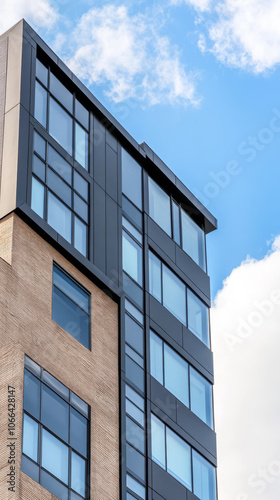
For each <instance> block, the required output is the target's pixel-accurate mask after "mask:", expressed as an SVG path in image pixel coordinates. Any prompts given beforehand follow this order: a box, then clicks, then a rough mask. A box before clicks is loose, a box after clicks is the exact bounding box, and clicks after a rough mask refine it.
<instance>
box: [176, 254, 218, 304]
mask: <svg viewBox="0 0 280 500" xmlns="http://www.w3.org/2000/svg"><path fill="white" fill-rule="evenodd" d="M175 260H176V265H177V266H178V267H179V268H180V269H181V271H183V273H185V274H186V275H187V276H188V278H189V279H190V280H191V281H192V282H193V283H194V285H195V286H196V287H198V288H199V289H200V290H201V291H202V293H203V294H204V295H206V296H207V297H208V299H209V300H210V299H211V294H210V279H209V276H208V275H207V274H206V273H205V272H204V271H203V270H202V269H201V268H200V267H199V266H198V265H197V264H196V263H195V262H194V261H193V260H192V259H191V258H190V257H189V255H188V254H186V252H184V250H182V248H180V247H179V246H178V245H176V257H175Z"/></svg>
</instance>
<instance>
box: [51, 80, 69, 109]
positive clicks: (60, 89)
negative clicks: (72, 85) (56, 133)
mask: <svg viewBox="0 0 280 500" xmlns="http://www.w3.org/2000/svg"><path fill="white" fill-rule="evenodd" d="M50 91H51V93H52V94H53V95H54V96H55V97H56V98H57V100H58V101H59V102H61V104H63V106H64V107H65V108H66V109H68V110H69V111H70V113H73V95H72V94H71V92H69V90H67V88H66V87H64V85H63V84H62V83H61V82H60V81H59V80H58V79H57V78H56V76H54V75H53V74H52V73H50Z"/></svg>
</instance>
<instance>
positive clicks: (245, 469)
mask: <svg viewBox="0 0 280 500" xmlns="http://www.w3.org/2000/svg"><path fill="white" fill-rule="evenodd" d="M212 343H213V350H214V360H215V381H216V387H215V403H216V404H215V406H216V408H215V410H216V411H215V413H216V431H217V436H218V460H219V468H218V479H219V495H220V498H225V499H227V500H256V499H259V500H275V498H278V497H279V491H280V433H279V415H280V392H279V385H278V384H279V380H280V363H279V353H280V237H277V238H275V240H274V241H273V242H272V244H271V249H270V250H269V252H268V254H267V255H266V256H265V258H263V259H262V260H255V259H251V258H247V259H246V260H245V261H244V262H243V263H242V264H241V265H240V266H239V267H238V268H236V269H234V270H233V271H232V273H231V274H230V276H229V277H228V278H227V279H226V280H225V282H224V285H223V288H222V290H221V291H220V292H219V293H218V294H217V297H216V299H215V302H214V307H213V309H212Z"/></svg>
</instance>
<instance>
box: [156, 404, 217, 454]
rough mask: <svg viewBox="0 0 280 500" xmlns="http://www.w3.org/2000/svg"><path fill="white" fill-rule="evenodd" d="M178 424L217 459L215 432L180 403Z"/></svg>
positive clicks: (178, 405) (178, 406)
mask: <svg viewBox="0 0 280 500" xmlns="http://www.w3.org/2000/svg"><path fill="white" fill-rule="evenodd" d="M155 404H156V402H155ZM177 424H178V425H179V426H180V427H182V429H183V430H184V431H185V432H187V433H188V434H191V436H192V437H193V438H194V439H195V440H196V441H197V442H198V443H199V444H200V446H203V448H205V449H206V450H207V451H208V452H209V453H211V455H213V457H214V458H215V459H216V458H217V449H216V434H215V432H214V431H213V430H212V429H210V427H208V425H206V424H205V423H204V422H202V420H200V419H199V418H198V417H197V416H196V415H195V414H194V413H192V411H191V410H189V409H188V408H186V407H185V406H184V405H183V404H182V403H180V401H177Z"/></svg>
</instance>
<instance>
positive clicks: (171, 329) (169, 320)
mask: <svg viewBox="0 0 280 500" xmlns="http://www.w3.org/2000/svg"><path fill="white" fill-rule="evenodd" d="M150 318H151V319H152V320H153V321H154V322H155V323H157V324H158V325H159V326H160V328H162V329H163V330H164V331H165V332H167V333H168V334H169V335H170V336H171V337H172V338H173V339H174V340H175V341H176V342H177V343H178V344H179V345H183V340H182V336H183V325H182V323H180V321H178V320H177V319H176V318H175V316H173V314H171V313H170V312H169V311H168V310H167V309H166V308H165V307H164V306H162V305H161V304H160V303H159V302H158V301H157V300H156V299H155V298H154V297H152V296H151V295H150Z"/></svg>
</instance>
